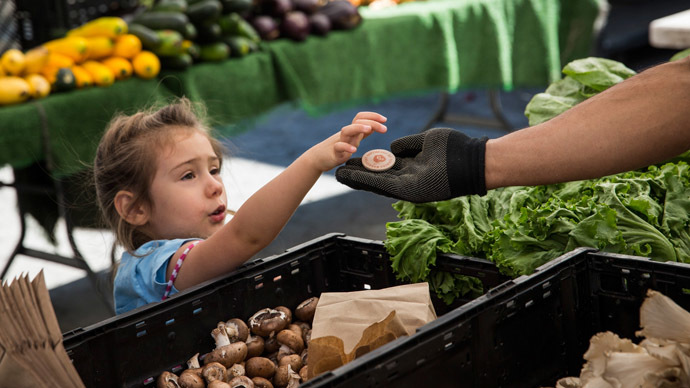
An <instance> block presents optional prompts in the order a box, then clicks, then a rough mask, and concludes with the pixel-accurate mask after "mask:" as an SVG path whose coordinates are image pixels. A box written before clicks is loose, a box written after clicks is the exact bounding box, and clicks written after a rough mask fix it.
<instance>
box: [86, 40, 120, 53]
mask: <svg viewBox="0 0 690 388" xmlns="http://www.w3.org/2000/svg"><path fill="white" fill-rule="evenodd" d="M86 40H87V41H88V45H89V59H101V58H105V57H109V56H111V55H113V50H114V49H115V42H114V41H113V39H111V38H108V37H107V36H94V37H90V38H86Z"/></svg>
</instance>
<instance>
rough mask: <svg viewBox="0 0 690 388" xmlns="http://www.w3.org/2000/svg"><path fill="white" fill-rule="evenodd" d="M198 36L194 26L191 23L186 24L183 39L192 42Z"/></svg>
mask: <svg viewBox="0 0 690 388" xmlns="http://www.w3.org/2000/svg"><path fill="white" fill-rule="evenodd" d="M198 34H199V32H198V31H197V29H196V26H195V25H194V24H192V23H187V25H186V26H185V32H184V33H183V34H182V35H183V36H184V38H185V39H190V40H194V39H195V38H196V37H197V35H198Z"/></svg>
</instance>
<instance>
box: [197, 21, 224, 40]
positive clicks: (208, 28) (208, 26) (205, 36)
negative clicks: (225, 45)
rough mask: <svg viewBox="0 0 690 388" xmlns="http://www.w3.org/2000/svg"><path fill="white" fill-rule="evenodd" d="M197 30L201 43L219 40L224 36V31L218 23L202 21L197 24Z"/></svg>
mask: <svg viewBox="0 0 690 388" xmlns="http://www.w3.org/2000/svg"><path fill="white" fill-rule="evenodd" d="M197 31H198V32H199V33H198V35H197V36H198V37H197V39H196V40H197V41H199V43H213V42H217V41H218V40H219V39H220V38H221V36H223V31H222V30H221V28H220V26H219V25H218V23H202V24H200V25H199V26H197Z"/></svg>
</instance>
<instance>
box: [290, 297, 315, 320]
mask: <svg viewBox="0 0 690 388" xmlns="http://www.w3.org/2000/svg"><path fill="white" fill-rule="evenodd" d="M318 303H319V298H317V297H315V296H312V297H311V298H309V299H307V300H305V301H304V302H302V303H300V304H299V305H298V306H297V308H295V316H296V317H297V319H299V320H300V321H304V322H307V323H311V322H312V321H313V320H314V312H316V305H317V304H318Z"/></svg>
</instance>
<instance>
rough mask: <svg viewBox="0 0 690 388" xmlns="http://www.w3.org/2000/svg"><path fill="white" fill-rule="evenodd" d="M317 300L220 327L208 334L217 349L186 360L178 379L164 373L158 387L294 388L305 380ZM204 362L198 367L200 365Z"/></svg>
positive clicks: (258, 312) (279, 308)
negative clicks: (292, 309)
mask: <svg viewBox="0 0 690 388" xmlns="http://www.w3.org/2000/svg"><path fill="white" fill-rule="evenodd" d="M318 301H319V298H317V297H312V298H309V299H307V300H305V301H303V302H302V303H300V304H299V305H298V306H297V307H296V308H295V311H294V318H295V320H294V321H293V313H292V311H290V309H289V308H287V307H285V306H278V307H276V308H265V309H262V310H259V311H257V312H256V313H255V314H254V315H252V317H251V318H249V320H248V321H247V323H245V322H244V321H243V320H242V319H239V318H233V319H230V320H228V321H227V322H219V323H218V325H217V327H216V328H214V329H213V331H212V332H211V335H212V336H213V338H214V339H215V341H216V347H215V349H214V350H212V351H211V352H209V353H207V354H205V355H204V356H202V357H199V353H197V354H195V355H194V356H193V357H192V358H191V359H189V361H187V369H185V370H184V371H182V373H181V374H180V375H179V376H178V375H176V374H174V373H172V372H167V371H166V372H163V373H162V374H161V375H160V376H158V380H157V386H158V387H159V388H205V387H208V388H230V387H232V388H240V387H241V388H274V387H275V388H286V387H287V388H294V387H297V386H299V384H300V383H301V382H303V381H306V380H307V343H308V342H309V339H310V337H311V323H312V320H313V319H314V312H315V310H316V305H317V303H318ZM202 363H203V366H202Z"/></svg>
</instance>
